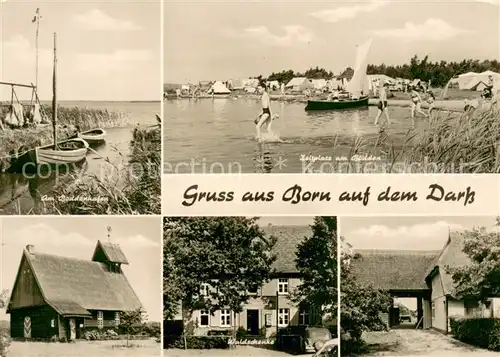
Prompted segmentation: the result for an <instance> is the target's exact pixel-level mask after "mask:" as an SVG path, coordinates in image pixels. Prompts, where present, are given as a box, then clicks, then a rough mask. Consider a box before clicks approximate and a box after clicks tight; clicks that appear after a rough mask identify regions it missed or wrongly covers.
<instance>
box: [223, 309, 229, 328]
mask: <svg viewBox="0 0 500 357" xmlns="http://www.w3.org/2000/svg"><path fill="white" fill-rule="evenodd" d="M220 325H221V327H230V326H231V311H229V310H227V309H226V310H221V311H220Z"/></svg>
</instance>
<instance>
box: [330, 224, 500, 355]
mask: <svg viewBox="0 0 500 357" xmlns="http://www.w3.org/2000/svg"><path fill="white" fill-rule="evenodd" d="M499 222H500V221H499V219H498V217H496V216H495V215H492V216H491V217H445V216H443V217H339V231H340V239H339V245H340V246H339V250H340V256H341V259H340V264H341V267H340V271H341V273H340V275H341V277H340V292H341V294H340V295H341V303H340V326H341V327H340V333H341V339H340V350H341V353H340V355H341V356H436V357H438V356H439V357H441V356H457V357H460V356H468V357H471V356H498V351H499V350H500V235H499V229H500V226H499V224H500V223H499Z"/></svg>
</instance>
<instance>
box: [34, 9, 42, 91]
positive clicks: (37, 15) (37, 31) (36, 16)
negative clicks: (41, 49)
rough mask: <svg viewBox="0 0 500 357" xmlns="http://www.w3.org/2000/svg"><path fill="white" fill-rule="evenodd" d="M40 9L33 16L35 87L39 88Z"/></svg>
mask: <svg viewBox="0 0 500 357" xmlns="http://www.w3.org/2000/svg"><path fill="white" fill-rule="evenodd" d="M40 18H41V16H40V9H39V8H37V9H36V14H35V17H34V18H33V22H36V39H35V46H36V67H35V87H36V88H37V89H38V34H39V32H40Z"/></svg>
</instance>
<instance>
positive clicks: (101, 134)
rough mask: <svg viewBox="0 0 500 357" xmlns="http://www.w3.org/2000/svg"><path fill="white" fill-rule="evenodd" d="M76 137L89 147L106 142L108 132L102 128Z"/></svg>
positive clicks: (84, 132) (78, 134)
mask: <svg viewBox="0 0 500 357" xmlns="http://www.w3.org/2000/svg"><path fill="white" fill-rule="evenodd" d="M76 137H78V138H81V139H83V140H85V141H86V142H87V143H88V144H89V145H93V144H101V143H103V142H104V141H105V140H106V130H104V129H101V128H96V129H91V130H87V131H82V132H81V133H77V134H76Z"/></svg>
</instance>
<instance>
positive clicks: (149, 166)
mask: <svg viewBox="0 0 500 357" xmlns="http://www.w3.org/2000/svg"><path fill="white" fill-rule="evenodd" d="M133 130H134V132H133V139H132V141H131V143H130V145H131V155H130V157H129V158H126V157H122V160H123V161H124V165H121V164H120V163H110V165H112V166H113V167H114V168H115V170H114V172H113V174H110V175H97V174H92V175H84V176H83V177H78V176H77V175H76V174H75V176H74V177H72V178H71V180H69V181H68V180H66V181H67V182H66V183H62V184H60V185H58V186H57V187H56V188H55V189H54V191H53V193H52V194H51V195H52V196H53V197H55V198H56V199H55V200H54V201H50V203H44V207H43V210H44V211H45V212H44V213H49V214H98V215H102V214H117V215H125V214H129V215H135V214H160V213H161V172H160V171H161V170H160V168H161V129H160V126H159V125H158V126H155V127H149V128H139V127H136V128H134V129H133ZM57 197H73V198H74V197H77V198H78V197H80V198H84V199H76V200H68V201H66V200H60V199H57ZM88 197H91V198H99V200H87V199H85V198H88Z"/></svg>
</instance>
